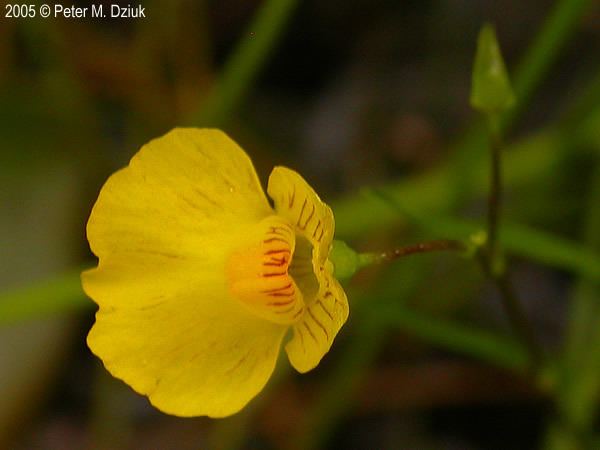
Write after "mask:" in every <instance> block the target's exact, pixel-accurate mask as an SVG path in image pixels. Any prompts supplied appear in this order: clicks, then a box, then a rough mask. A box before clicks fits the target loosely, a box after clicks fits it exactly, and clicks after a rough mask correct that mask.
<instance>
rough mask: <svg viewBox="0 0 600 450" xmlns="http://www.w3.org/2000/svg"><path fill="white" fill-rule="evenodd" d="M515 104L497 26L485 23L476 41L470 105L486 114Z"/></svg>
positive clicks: (501, 110) (498, 111)
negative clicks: (501, 51)
mask: <svg viewBox="0 0 600 450" xmlns="http://www.w3.org/2000/svg"><path fill="white" fill-rule="evenodd" d="M514 103H515V95H514V93H513V90H512V87H511V85H510V80H509V78H508V73H507V72H506V67H505V66H504V61H503V59H502V54H501V53H500V47H499V45H498V41H497V39H496V32H495V31H494V27H493V26H491V25H490V24H485V25H484V26H483V28H482V29H481V31H480V32H479V38H478V39H477V53H476V55H475V65H474V67H473V78H472V87H471V106H473V108H475V109H476V110H478V111H482V112H484V113H488V114H490V113H501V112H503V111H505V110H506V109H508V108H510V107H511V106H512V105H513V104H514Z"/></svg>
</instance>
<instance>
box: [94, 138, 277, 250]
mask: <svg viewBox="0 0 600 450" xmlns="http://www.w3.org/2000/svg"><path fill="white" fill-rule="evenodd" d="M270 213H271V208H270V207H269V204H268V202H267V199H266V197H265V195H264V193H263V191H262V188H261V186H260V183H259V181H258V177H257V176H256V173H255V171H254V168H253V166H252V162H251V161H250V159H249V158H248V156H247V155H246V154H245V153H244V151H243V150H242V149H241V148H239V147H238V146H237V144H236V143H235V142H233V141H232V140H231V139H229V138H228V137H227V136H226V135H225V134H224V133H223V132H221V131H218V130H208V129H205V130H199V129H185V128H179V129H175V130H173V131H171V132H169V133H167V134H166V135H164V136H163V137H160V138H158V139H155V140H153V141H151V142H149V143H148V144H146V145H144V146H143V147H142V149H141V150H140V151H139V152H138V153H137V154H136V155H135V156H134V157H133V158H132V159H131V162H130V163H129V166H128V167H126V168H125V169H122V170H120V171H119V172H117V173H115V174H113V175H112V176H111V177H110V178H109V179H108V181H107V182H106V184H105V185H104V187H103V188H102V190H101V192H100V195H99V197H98V200H97V202H96V204H95V205H94V208H93V210H92V214H91V216H90V219H89V222H88V226H87V235H88V240H89V242H90V246H91V248H92V251H93V252H94V253H95V254H96V255H97V256H99V257H102V256H105V255H109V254H113V253H124V252H125V253H126V252H131V251H135V252H137V251H140V250H141V251H145V252H149V251H154V252H160V253H163V254H165V255H170V256H185V255H202V254H203V251H204V247H205V245H204V240H205V236H207V235H208V234H211V233H217V234H226V233H227V232H228V231H229V230H231V229H234V228H237V227H239V226H240V225H244V224H245V223H254V222H257V221H259V220H261V219H262V218H264V217H266V216H267V215H269V214H270Z"/></svg>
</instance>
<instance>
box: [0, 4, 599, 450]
mask: <svg viewBox="0 0 600 450" xmlns="http://www.w3.org/2000/svg"><path fill="white" fill-rule="evenodd" d="M285 2H286V3H290V4H293V3H294V2H290V1H288V0H285ZM100 3H102V4H104V5H110V2H104V1H102V2H101V1H98V2H96V4H100ZM114 3H115V4H116V3H117V2H114ZM269 3H271V4H276V3H277V2H266V1H255V0H221V1H191V0H178V1H172V2H158V1H142V2H140V4H141V5H143V6H144V7H145V15H146V17H145V18H137V19H109V18H107V19H102V20H100V19H90V18H87V19H61V18H48V19H42V18H40V17H39V16H38V17H36V18H12V19H9V18H6V17H4V16H5V13H6V2H2V18H1V19H0V292H4V291H5V292H18V291H16V290H18V289H30V288H31V289H33V291H26V292H29V294H28V295H24V297H23V298H24V299H25V300H22V303H23V304H24V305H25V306H24V307H23V308H24V312H23V311H21V312H20V313H19V314H20V315H19V318H18V319H15V320H2V322H1V323H0V399H1V400H0V447H1V448H11V449H66V450H69V449H83V448H94V449H117V450H118V449H197V448H201V449H213V448H214V449H221V448H223V449H225V448H231V449H233V448H238V449H279V448H282V449H310V448H322V449H348V450H352V449H357V450H358V449H361V450H362V449H423V450H427V449H449V450H451V449H452V450H454V449H456V450H470V449H490V450H493V449H498V450H505V449H533V448H538V447H540V446H541V445H543V443H544V442H546V439H545V438H544V436H545V435H546V433H547V430H548V429H549V427H550V428H551V427H552V423H553V421H554V420H555V418H556V417H557V415H558V413H557V412H556V409H555V407H554V406H553V405H554V403H553V401H552V398H551V396H550V395H548V394H547V392H545V391H544V390H543V389H539V388H538V386H536V384H535V383H532V382H530V380H529V379H528V377H527V374H526V373H524V371H523V370H521V369H522V367H516V366H518V365H519V364H517V363H515V364H513V366H512V367H511V363H510V361H512V360H510V358H509V357H506V358H505V359H506V360H507V361H509V363H505V362H503V361H504V360H502V361H500V362H498V361H493V358H492V357H488V358H486V357H485V356H484V357H478V355H477V351H464V352H463V351H461V348H462V347H461V345H462V344H461V345H459V344H457V343H455V342H454V341H453V340H452V338H451V337H447V336H446V335H443V333H442V336H441V337H439V336H438V337H436V335H435V333H433V335H431V333H430V334H428V333H427V332H424V331H422V330H423V329H426V328H427V326H426V325H422V323H429V322H427V320H425V322H419V321H418V320H417V319H415V320H413V319H414V318H412V319H411V317H412V316H405V315H402V314H403V313H404V312H406V311H416V312H418V313H419V314H421V315H420V316H419V318H425V319H426V318H427V317H430V316H431V317H433V318H434V319H435V320H451V321H452V323H460V324H467V325H468V326H469V327H475V328H476V329H477V330H483V331H485V333H497V334H499V335H500V336H501V337H503V338H506V339H509V340H510V336H511V331H510V329H509V327H508V326H507V324H506V319H505V318H504V315H503V311H502V309H501V307H500V305H499V302H498V298H497V295H496V294H495V292H494V289H493V287H492V286H490V285H489V283H486V282H485V279H484V277H483V276H482V275H481V273H480V270H479V268H478V267H477V266H476V265H475V264H472V263H471V262H469V261H467V260H466V259H461V258H456V257H455V256H453V255H423V256H415V257H414V259H405V260H402V261H398V262H396V263H394V264H392V265H390V266H388V267H385V268H376V269H369V270H366V271H364V273H361V274H359V276H358V277H356V278H355V279H354V280H353V281H352V282H351V283H350V284H349V286H348V287H347V290H348V296H349V299H350V305H351V318H350V321H349V323H348V324H347V325H346V326H345V327H344V328H343V330H342V332H341V334H340V336H339V338H338V339H337V340H336V342H335V343H334V346H333V348H332V350H331V352H330V353H329V354H328V356H327V357H326V358H325V360H324V361H323V363H322V364H321V365H319V367H318V368H317V369H315V370H314V371H312V372H311V373H309V374H307V375H304V376H300V375H298V374H294V373H291V371H289V370H286V368H287V366H288V363H287V361H286V360H285V358H281V360H280V361H279V364H278V371H277V376H276V379H274V380H271V382H270V383H269V386H268V388H267V389H266V390H265V391H264V392H263V393H261V394H260V395H259V397H258V398H257V399H256V400H254V401H253V402H252V403H251V405H250V406H249V407H248V408H247V409H246V410H244V411H243V412H242V413H240V414H239V415H236V416H234V417H232V418H229V419H224V420H219V421H215V420H210V419H206V418H198V419H180V418H175V417H169V416H166V415H164V414H161V413H160V412H158V411H156V410H154V409H152V408H151V407H150V406H149V404H148V403H147V401H146V400H145V398H143V397H140V396H137V395H136V394H134V393H133V392H132V391H131V390H130V389H129V388H128V387H127V386H125V385H124V384H122V383H121V382H119V381H117V380H114V379H112V378H111V377H110V376H109V375H108V373H107V372H105V371H104V369H103V368H102V367H101V364H100V362H99V361H98V360H97V359H96V358H95V357H93V355H92V354H91V353H90V351H89V350H88V349H87V347H86V345H85V335H86V333H87V331H88V329H89V327H90V326H91V324H92V321H93V312H94V305H93V303H92V302H91V300H88V299H85V298H84V297H83V294H82V293H81V292H80V288H79V285H78V282H77V272H78V271H79V270H80V269H81V268H84V267H87V266H92V265H93V264H94V260H93V258H92V255H91V253H90V251H89V248H88V246H87V242H86V239H85V222H86V220H87V216H88V214H89V212H90V209H91V206H92V204H93V202H94V200H95V198H96V196H97V193H98V191H99V189H100V187H101V185H102V184H103V182H104V181H105V180H106V178H107V177H108V176H109V174H110V173H112V172H113V171H114V170H116V169H117V168H119V167H122V166H123V165H125V164H126V163H127V161H128V160H129V158H130V157H131V156H132V155H133V154H134V153H135V152H136V151H137V150H138V149H139V148H140V146H141V145H143V144H144V143H146V142H147V141H148V140H150V139H152V138H154V137H157V136H159V135H162V134H164V133H165V132H167V131H168V130H170V129H171V128H173V127H175V126H181V125H188V126H189V125H193V126H200V127H202V126H219V127H221V128H223V129H224V130H225V131H226V132H227V133H228V134H229V135H230V136H232V137H233V138H234V139H235V140H236V141H237V142H238V143H240V145H241V146H242V147H243V148H244V149H245V150H246V151H247V152H248V153H249V154H250V155H251V157H252V159H253V161H254V163H255V166H256V167H257V171H258V172H259V175H260V177H261V179H262V180H263V182H264V181H265V180H266V178H267V176H268V174H269V172H270V170H271V168H272V167H273V166H274V165H276V164H284V165H288V166H290V167H292V168H294V169H296V170H298V171H299V172H300V173H302V174H303V176H304V177H305V178H306V179H307V180H308V181H309V182H310V183H311V184H312V185H313V186H314V187H315V189H316V190H317V191H318V192H319V193H320V195H321V197H322V198H323V199H324V200H325V201H327V202H328V203H330V204H332V206H333V207H334V211H336V213H337V212H338V211H339V215H337V216H336V221H337V224H338V230H339V235H340V237H342V238H345V239H347V240H349V242H351V243H352V244H353V245H354V246H356V247H357V248H359V249H363V250H364V249H369V250H376V249H386V248H390V247H394V246H397V245H402V244H405V243H414V242H416V241H418V240H419V239H431V238H437V237H445V236H438V235H434V234H432V232H431V229H430V228H427V227H422V226H420V225H419V222H418V221H417V223H411V221H410V220H407V219H406V218H403V217H401V215H400V214H397V212H394V211H390V208H389V207H386V206H382V205H381V204H377V200H373V198H372V197H369V195H368V191H366V190H365V188H366V187H375V186H377V187H379V186H383V187H384V188H385V189H388V188H389V189H391V190H393V191H394V192H395V194H397V197H402V196H403V195H405V196H406V198H407V202H409V203H410V207H411V208H412V211H414V212H416V213H417V214H420V213H423V214H424V215H425V216H427V215H429V213H430V212H431V213H435V214H442V215H450V216H461V217H470V218H480V217H482V216H483V215H484V214H485V195H486V183H485V181H482V182H478V181H477V180H485V179H486V176H487V165H486V163H485V161H486V160H485V157H486V151H487V149H486V145H485V139H481V132H480V131H481V127H480V120H479V117H478V115H477V113H475V112H474V111H472V109H471V108H470V106H469V102H468V99H469V91H470V83H471V69H472V63H473V57H474V52H475V47H476V39H477V33H478V31H479V29H480V27H481V26H482V24H483V23H484V22H486V21H489V22H492V23H493V24H494V25H495V26H496V31H497V35H498V38H499V41H500V44H501V47H502V51H503V54H504V57H505V60H506V64H507V66H508V68H509V71H510V72H511V73H515V72H516V73H517V78H518V77H519V76H520V78H518V80H517V81H516V90H517V91H518V92H523V96H522V97H521V98H520V100H521V101H520V102H519V104H518V106H517V109H516V110H515V113H514V115H513V119H514V120H512V123H511V127H510V128H509V131H508V133H507V138H506V141H507V150H506V152H507V154H508V153H511V154H514V155H516V156H515V157H514V158H513V162H512V163H510V164H509V165H508V166H507V169H506V170H512V169H515V170H512V171H511V174H514V176H513V175H507V183H508V186H507V190H506V210H505V211H506V217H507V220H510V221H512V222H520V223H526V224H528V226H531V227H536V228H539V229H542V230H544V231H545V232H548V233H553V234H555V235H557V236H560V237H561V239H568V240H570V241H572V242H576V243H577V245H578V246H585V245H586V244H585V242H584V240H583V239H584V237H583V236H584V234H583V233H584V231H583V228H584V224H585V223H586V222H585V221H586V217H587V216H586V214H587V212H588V211H589V208H590V205H593V203H594V201H595V200H597V202H598V203H600V198H598V197H593V198H590V194H589V186H590V183H591V182H592V180H593V177H594V176H595V175H594V170H596V172H597V171H598V170H597V169H595V168H594V167H595V165H596V166H597V164H598V161H599V159H598V154H599V153H598V149H599V148H600V136H599V133H598V131H597V130H599V129H600V114H599V111H600V95H598V91H599V89H598V86H599V84H600V81H599V80H600V78H599V77H600V71H599V70H600V66H599V65H598V54H600V8H599V7H598V4H597V3H596V2H592V1H589V2H583V1H577V2H568V1H562V2H561V1H551V0H531V1H527V2H524V1H522V0H499V1H492V0H441V1H417V0H410V1H404V0H387V1H386V0H369V1H366V0H344V1H341V0H329V1H317V0H306V1H298V2H295V3H296V4H295V5H294V6H295V7H290V8H289V10H290V12H289V18H288V19H287V21H285V22H284V23H282V25H281V30H280V31H279V32H278V33H276V35H275V38H274V39H273V43H272V44H270V45H268V46H267V47H271V48H270V50H269V51H268V52H266V53H265V55H264V56H265V58H264V61H263V60H261V58H257V59H256V60H257V61H258V62H257V63H256V67H254V68H253V69H252V70H251V72H252V74H253V75H252V76H250V77H249V78H248V79H246V80H245V81H244V80H242V81H240V82H239V83H238V87H239V90H237V91H236V90H235V89H232V90H231V91H227V92H225V91H224V90H227V89H230V87H231V86H234V85H236V82H235V81H233V82H231V80H229V81H227V77H226V76H225V75H223V74H225V73H227V71H229V72H230V73H231V72H235V70H236V68H235V67H232V66H231V64H229V63H228V61H229V62H230V61H232V55H235V54H236V52H239V51H240V50H239V49H240V45H242V46H243V45H244V42H250V41H253V40H256V39H261V36H263V35H261V33H266V32H265V31H264V30H263V29H262V28H256V29H253V28H252V25H251V24H253V23H255V22H253V18H254V17H256V15H257V14H259V13H260V11H261V8H266V7H268V4H269ZM586 3H587V6H585V7H584V4H586ZM71 4H73V5H77V6H89V4H88V2H72V3H68V4H67V3H63V5H64V6H70V5H71ZM123 4H124V5H125V3H123ZM36 5H39V3H37V4H36ZM137 5H138V3H135V4H133V3H132V6H134V7H135V6H137ZM569 5H571V6H569ZM275 8H277V6H276V5H275ZM560 8H563V10H564V11H563V10H561V11H563V12H561V13H560V14H562V16H561V15H560V14H559V13H557V12H556V11H557V10H558V9H560ZM569 8H571V9H569ZM565 11H566V12H565ZM556 14H559V16H560V17H558V19H556V17H555V16H556ZM569 14H570V15H569ZM553 15H554V16H553ZM552 17H555V19H556V21H557V23H556V24H554V25H552V24H551V23H550V22H551V21H550V19H549V18H552ZM555 19H552V20H555ZM561 21H562V22H561ZM563 22H564V23H563ZM549 23H550V25H549ZM561 23H562V25H561ZM551 25H552V26H554V28H551V32H549V33H548V35H547V36H545V37H543V39H542V44H543V45H546V46H547V47H548V48H547V49H546V50H544V48H543V45H542V44H540V45H542V48H541V49H540V48H538V49H537V50H536V51H537V53H535V55H537V56H535V55H534V56H535V57H534V56H531V54H530V52H531V51H532V45H533V43H534V42H535V40H536V39H538V38H539V36H540V35H539V31H540V30H542V29H543V27H544V26H551ZM544 39H545V41H544ZM240 43H241V44H240ZM538 43H539V42H538ZM528 55H529V56H528ZM536 57H537V58H538V60H537V64H538V66H535V64H536V59H535V58H536ZM539 58H542V59H541V61H542V63H543V64H542V63H540V60H539ZM544 58H545V59H544ZM544 61H545V62H544ZM228 64H229V65H228ZM540 64H541V65H540ZM250 65H252V64H250ZM536 67H537V69H536ZM527 70H530V72H531V71H534V75H535V76H534V75H531V73H530V74H529V78H528V74H527ZM535 70H538V72H535ZM519 74H520V75H519ZM536 74H537V75H536ZM234 77H235V76H234ZM519 80H520V81H519ZM228 83H229V84H228ZM519 83H520V84H519ZM527 83H529V84H527ZM478 130H479V132H478ZM520 155H521V156H520ZM507 157H508V156H507ZM511 164H512V165H511ZM519 170H520V171H519ZM473 180H475V181H473ZM432 199H433V200H432ZM373 204H375V205H376V206H373ZM382 208H383V209H386V208H387V210H386V215H385V217H384V218H383V219H381V222H379V220H378V218H377V217H378V216H377V212H378V211H380V210H381V209H382ZM392 209H393V208H392ZM596 231H597V230H596ZM592 234H593V233H592ZM588 235H589V233H588ZM540 245H541V244H540ZM516 253H517V254H516V255H515V256H514V257H512V258H511V267H512V272H513V274H514V279H515V283H516V286H517V288H518V290H519V292H520V293H522V297H523V299H524V303H525V309H526V311H527V312H528V314H529V315H530V317H531V319H532V322H533V323H534V326H535V329H536V332H537V333H538V334H539V335H540V336H541V339H542V340H543V342H544V345H545V346H546V348H547V349H548V350H549V352H555V353H556V352H560V351H561V348H562V344H561V343H562V341H563V336H564V335H565V329H566V328H567V326H566V325H565V324H566V321H567V317H568V316H569V314H568V312H567V311H568V308H569V304H570V300H569V299H570V298H572V293H573V289H574V286H576V284H577V283H578V282H579V275H578V274H577V273H574V272H573V271H572V270H569V269H568V268H566V267H549V266H548V265H544V264H542V263H541V262H542V261H539V260H537V261H531V260H530V259H529V258H527V255H524V254H522V253H523V252H521V254H518V253H519V252H518V251H517V252H516ZM534 259H535V258H534ZM550 266H551V265H550ZM45 280H49V281H45ZM39 283H42V284H41V285H40V284H39ZM44 283H49V284H44ZM36 286H41V287H40V289H41V290H39V291H36V290H35V289H36ZM44 286H45V287H46V288H48V289H46V290H45V287H44ZM48 286H49V287H48ZM48 290H49V291H50V292H51V294H49V297H48V298H46V297H44V295H45V294H44V292H47V291H48ZM11 295H12V294H11ZM36 295H37V296H38V297H36V298H39V301H37V302H36V301H35V300H34V301H32V302H31V303H32V306H31V307H28V306H27V305H28V304H29V303H28V301H27V299H31V298H33V296H36ZM6 298H8V297H6ZM11 298H12V297H11ZM399 306H401V307H402V308H405V309H400V310H399V312H398V316H397V317H398V319H397V320H396V319H389V317H395V316H394V314H395V313H393V311H396V310H397V308H398V307H399ZM381 307H384V308H383V309H382V310H383V311H387V312H379V313H378V312H377V311H378V310H379V309H380V308H381ZM395 308H396V309H395ZM17 309H18V308H17ZM390 314H391V316H390ZM0 315H1V314H0ZM465 336H466V338H465V340H466V341H467V343H466V344H465V345H466V346H467V347H469V345H472V346H473V347H477V345H476V344H477V343H475V344H473V342H475V341H477V339H478V335H477V334H476V333H475V334H468V333H467V334H466V335H465ZM486 336H487V334H486V335H485V336H482V337H481V339H482V341H481V342H484V344H482V346H485V342H487V341H485V338H486ZM494 342H495V341H494ZM494 342H491V344H490V345H491V347H494V346H495V345H496V344H495V343H494ZM510 342H511V343H512V340H510ZM599 343H600V342H599ZM511 345H512V344H511ZM494 348H496V347H494ZM512 348H513V347H510V349H512ZM494 351H495V350H494V349H492V350H491V351H490V352H489V353H490V354H492V353H494ZM511 351H512V350H511ZM499 352H500V353H501V351H499ZM508 353H510V352H509V351H508V350H507V354H508ZM500 359H501V358H500ZM517 359H518V358H517ZM548 448H549V449H550V448H551V447H548ZM552 448H556V449H558V447H552ZM566 448H567V447H565V449H566ZM569 448H571V447H569ZM589 448H593V447H589ZM595 448H600V446H599V447H595Z"/></svg>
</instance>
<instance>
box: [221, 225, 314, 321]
mask: <svg viewBox="0 0 600 450" xmlns="http://www.w3.org/2000/svg"><path fill="white" fill-rule="evenodd" d="M238 241H239V242H241V243H240V244H239V245H238V246H237V248H236V249H235V250H234V251H233V253H232V254H231V256H229V259H228V261H227V264H226V269H225V273H226V275H227V281H228V285H229V288H230V290H231V293H232V294H233V296H235V297H236V298H238V299H239V300H240V301H241V302H242V304H244V305H245V306H246V307H248V308H249V310H250V311H252V312H253V313H255V314H258V315H259V316H260V317H263V318H265V319H268V320H271V321H273V322H276V323H281V324H291V323H294V322H296V321H297V320H298V318H299V317H300V315H301V314H302V313H303V312H304V301H303V296H302V292H301V291H300V289H298V286H297V285H296V282H295V281H294V279H293V278H292V277H291V276H290V274H289V273H288V268H289V265H290V263H291V261H292V258H295V255H294V248H295V243H296V241H295V235H294V229H293V227H292V226H291V225H290V224H289V222H288V221H287V220H286V219H284V218H282V217H279V216H270V217H267V218H266V219H264V220H263V221H262V222H260V223H258V224H257V225H255V226H253V227H247V229H245V230H244V232H243V233H242V236H240V238H239V239H238Z"/></svg>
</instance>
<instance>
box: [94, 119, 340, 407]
mask: <svg viewBox="0 0 600 450" xmlns="http://www.w3.org/2000/svg"><path fill="white" fill-rule="evenodd" d="M267 191H268V194H269V196H270V197H271V198H272V199H273V203H274V207H273V208H271V207H270V206H269V204H268V202H267V200H266V197H265V194H264V192H263V191H262V189H261V187H260V183H259V181H258V177H257V176H256V173H255V171H254V168H253V167H252V163H251V161H250V159H249V158H248V156H247V155H246V154H245V153H244V152H243V150H241V149H240V148H239V147H238V146H237V145H236V144H235V143H234V142H233V141H231V140H230V139H229V138H228V137H227V136H226V135H225V134H223V133H222V132H220V131H218V130H198V129H176V130H173V131H171V132H170V133H168V134H167V135H165V136H164V137H161V138H159V139H156V140H154V141H151V142H150V143H149V144H147V145H146V146H144V147H143V148H142V150H140V152H138V154H136V156H134V158H133V159H132V160H131V162H130V164H129V166H128V167H127V168H125V169H123V170H121V171H119V172H117V173H115V174H114V175H112V176H111V177H110V178H109V180H108V181H107V182H106V184H105V186H104V187H103V188H102V191H101V192H100V195H99V197H98V200H97V202H96V204H95V206H94V208H93V211H92V214H91V216H90V220H89V222H88V228H87V232H88V239H89V242H90V246H91V248H92V250H93V251H94V253H95V254H96V255H97V256H98V257H99V260H100V262H99V266H98V267H97V268H95V269H92V270H91V271H87V272H85V273H84V274H83V275H82V280H83V287H84V289H85V291H86V293H87V294H88V295H89V296H90V297H92V298H93V299H94V300H95V301H96V302H97V303H98V305H99V306H100V309H99V311H98V313H97V315H96V323H95V325H94V327H93V328H92V330H91V331H90V334H89V336H88V345H89V346H90V348H91V349H92V351H93V352H94V353H96V354H97V355H98V356H99V357H100V358H101V359H102V360H103V361H104V364H105V366H106V367H107V368H108V370H110V371H111V372H112V373H113V375H115V376H116V377H119V378H122V379H123V380H125V381H126V382H127V383H128V384H130V385H131V386H132V387H133V388H134V389H135V390H136V391H138V392H140V393H143V394H146V395H148V397H149V398H150V401H151V402H152V403H153V404H154V405H155V406H157V407H158V408H159V409H161V410H163V411H165V412H169V413H172V414H176V415H182V416H194V415H209V416H213V417H221V416H225V415H229V414H232V413H234V412H236V411H238V410H239V409H241V408H242V407H243V406H244V405H245V404H246V403H247V402H248V401H249V400H250V399H251V398H252V397H254V396H255V395H256V394H257V393H258V392H259V391H260V390H261V389H262V387H263V386H264V384H265V383H266V381H267V380H268V378H269V376H270V375H271V372H272V371H273V368H274V365H275V361H276V358H277V354H278V351H279V347H280V344H281V341H282V339H283V336H284V334H285V333H286V331H287V330H288V329H289V328H290V327H291V329H292V330H293V331H292V333H293V334H292V336H291V338H290V340H289V342H288V343H287V344H286V351H287V354H288V357H289V359H290V362H291V363H292V365H293V366H294V367H295V368H296V369H297V370H299V371H301V372H305V371H307V370H310V369H312V368H313V367H315V366H316V365H317V364H318V362H319V361H320V359H321V358H322V357H323V355H324V354H325V353H326V352H327V351H328V350H329V348H330V346H331V344H332V342H333V338H334V337H335V335H336V334H337V332H338V331H339V329H340V328H341V326H342V325H343V323H344V322H345V320H346V318H347V315H348V304H347V300H346V296H345V294H344V291H343V290H342V288H341V287H340V285H339V284H338V283H337V281H336V280H335V279H334V278H333V275H332V273H331V270H330V268H329V265H328V264H327V256H328V254H329V249H330V246H331V241H332V238H333V230H334V221H333V214H332V213H331V210H330V209H329V207H328V206H327V205H326V204H325V203H323V202H322V201H321V200H320V199H319V197H318V196H317V194H316V193H315V192H314V191H313V190H312V189H311V188H310V186H309V185H308V184H307V183H306V181H304V179H303V178H302V177H301V176H300V175H298V174H297V173H296V172H294V171H292V170H290V169H287V168H285V167H276V168H275V169H274V170H273V172H272V173H271V176H270V177H269V183H268V189H267ZM280 246H282V247H280ZM288 253H289V255H288ZM307 261H308V262H307ZM275 269H276V270H275ZM280 299H285V301H281V300H280ZM286 302H288V303H286Z"/></svg>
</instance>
